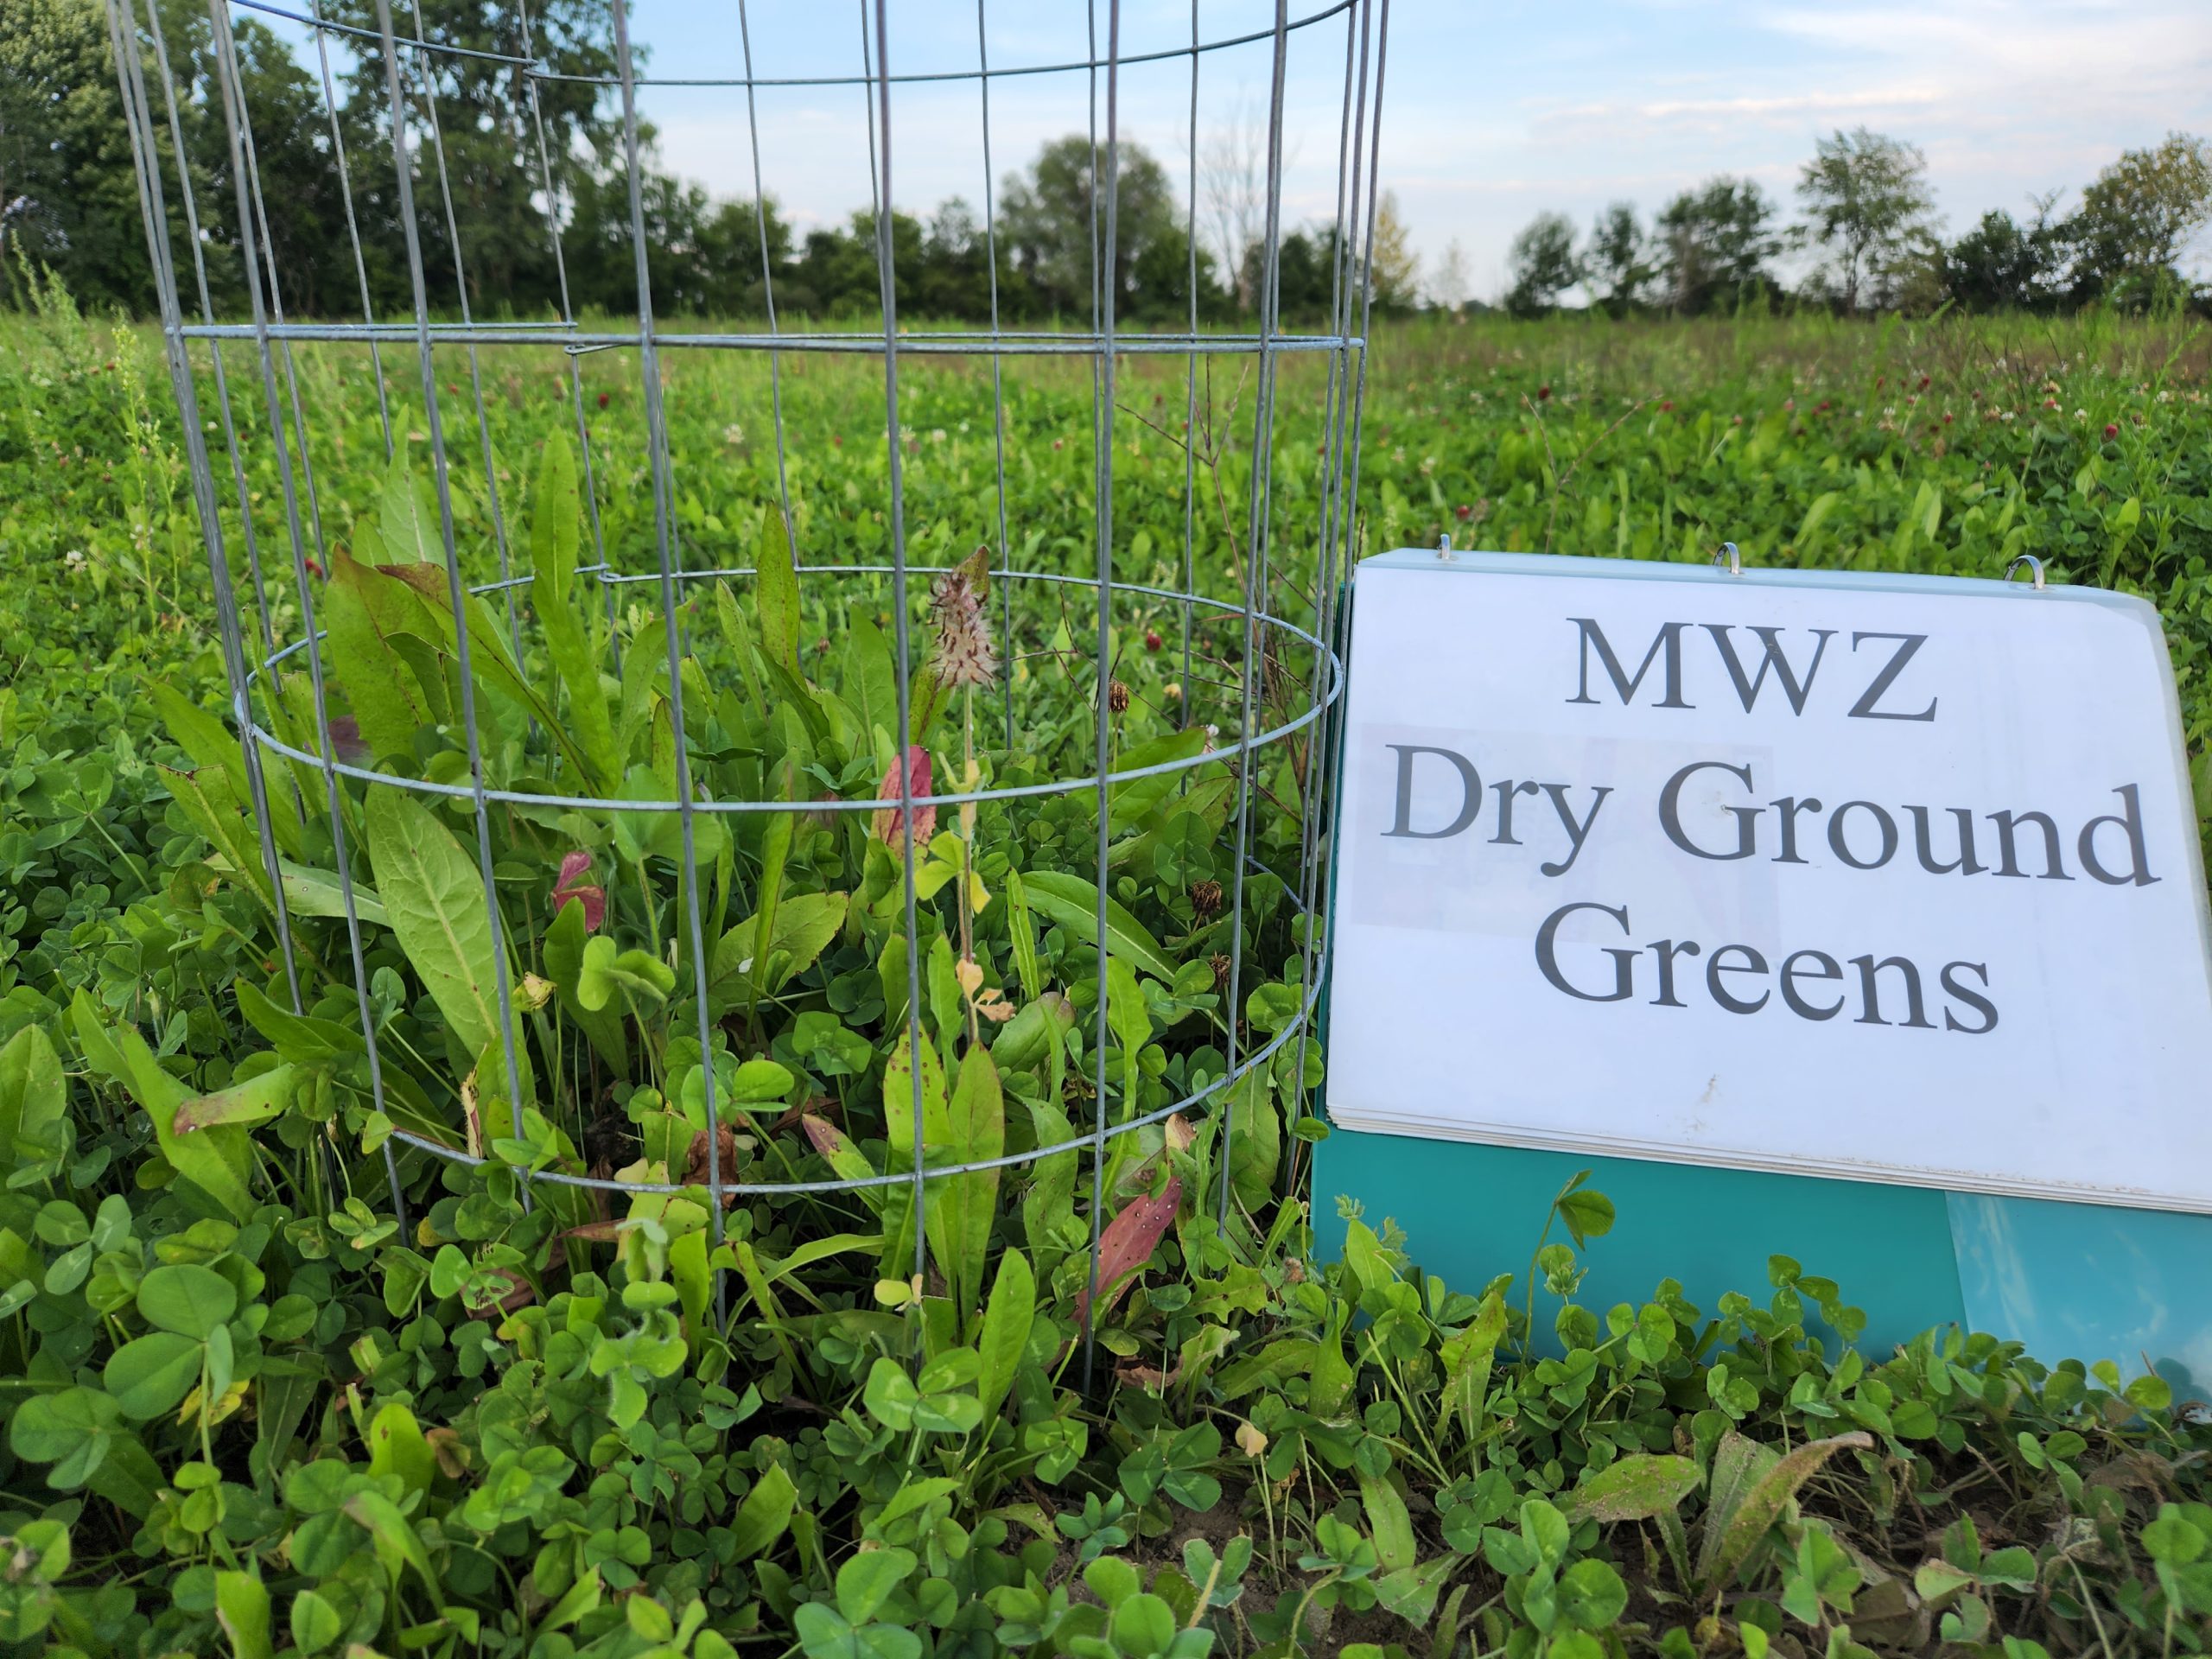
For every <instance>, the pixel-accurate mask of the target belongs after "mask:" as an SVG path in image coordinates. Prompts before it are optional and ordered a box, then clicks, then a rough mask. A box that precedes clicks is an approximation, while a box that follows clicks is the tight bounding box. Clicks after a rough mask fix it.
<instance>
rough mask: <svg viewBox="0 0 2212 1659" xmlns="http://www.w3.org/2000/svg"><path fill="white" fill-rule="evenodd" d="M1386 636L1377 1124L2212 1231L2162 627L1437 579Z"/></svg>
mask: <svg viewBox="0 0 2212 1659" xmlns="http://www.w3.org/2000/svg"><path fill="white" fill-rule="evenodd" d="M1351 607H1352V609H1351V648H1350V662H1349V666H1350V679H1349V683H1348V686H1347V690H1346V698H1347V702H1346V707H1345V712H1344V750H1343V789H1342V793H1341V796H1340V798H1339V803H1338V813H1339V818H1338V830H1337V839H1336V842H1335V849H1334V856H1335V860H1336V873H1335V880H1336V895H1335V901H1334V920H1333V923H1332V928H1333V938H1334V949H1333V956H1332V978H1331V982H1330V1022H1329V1044H1328V1055H1329V1065H1328V1084H1327V1104H1328V1109H1329V1114H1330V1116H1331V1118H1332V1121H1333V1122H1334V1123H1335V1124H1336V1125H1337V1126H1338V1127H1339V1128H1345V1129H1352V1130H1358V1129H1377V1130H1389V1131H1392V1132H1395V1133H1398V1134H1404V1135H1426V1136H1433V1137H1442V1138H1448V1139H1459V1140H1469V1141H1489V1142H1494V1143H1498V1144H1503V1145H1510V1146H1522V1147H1555V1148H1564V1149H1571V1150H1587V1151H1590V1152H1596V1153H1612V1154H1622V1155H1625V1156H1630V1157H1640V1158H1653V1159H1662V1160H1676V1161H1682V1162H1691V1163H1699V1164H1711V1165H1724V1166H1740V1167H1747V1168H1754V1169H1768V1170H1776V1171H1783V1172H1794V1173H1805V1174H1815V1175H1828V1176H1841V1177H1848V1178H1852V1179H1859V1180H1877V1181H1891V1182H1900V1183H1905V1184H1909V1185H1922V1186H1930V1187H1941V1188H1944V1189H1947V1190H1950V1191H1955V1192H1993V1193H2006V1194H2023V1195H2030V1196H2037V1197H2044V1198H2073V1199H2079V1200H2085V1201H2090V1202H2094V1203H2099V1204H2107V1205H2135V1206H2142V1207H2148V1208H2154V1209H2162V1210H2174V1211H2198V1212H2212V1110H2209V1109H2208V1105H2207V1089H2208V1085H2212V971H2209V969H2208V961H2209V960H2212V959H2209V958H2208V937H2207V919H2206V912H2205V892H2204V876H2203V868H2202V857H2201V853H2200V849H2199V842H2198V837H2197V829H2196V813H2195V810H2194V808H2193V805H2192V801H2191V795H2190V783H2189V777H2188V772H2187V768H2186V763H2185V760H2184V757H2183V745H2182V735H2181V729H2180V715H2179V710H2178V708H2177V702H2176V699H2175V695H2174V686H2173V674H2172V670H2171V666H2170V664H2169V663H2168V660H2167V656H2166V649H2165V644H2164V638H2163V636H2162V635H2161V633H2160V632H2159V627H2158V617H2157V613H2155V612H2154V611H2152V608H2151V607H2149V606H2147V605H2145V604H2144V603H2143V602H2142V601H2139V600H2135V599H2131V598H2127V597H2124V596H2121V595H2118V594H2107V593H2101V592H2097V591H2094V590H2089V589H2081V588H2046V589H2037V588H2033V587H2031V586H2030V585H2029V584H2027V583H2025V582H2019V583H2009V584H2008V583H2004V582H1988V581H1971V580H1958V579H1942V578H1933V577H1908V576H1885V575H1853V574H1825V573H1816V572H1809V571H1773V572H1757V571H1748V570H1747V571H1745V573H1744V574H1743V575H1741V576H1731V575H1728V574H1726V572H1724V571H1720V570H1718V569H1702V568H1698V567H1693V566H1687V565H1666V564H1654V563H1629V562H1622V561H1613V560H1598V559H1571V558H1558V557H1541V556H1526V555H1512V554H1465V553H1463V554H1459V555H1457V556H1452V557H1450V558H1445V557H1440V556H1439V555H1437V554H1435V553H1433V552H1413V551H1408V552H1400V553H1391V554H1386V555H1383V556H1381V557H1379V558H1376V559H1371V560H1370V561H1368V562H1366V563H1363V564H1362V565H1361V566H1359V568H1358V570H1357V575H1356V576H1355V578H1354V582H1353V588H1352V595H1351Z"/></svg>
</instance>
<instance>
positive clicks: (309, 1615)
mask: <svg viewBox="0 0 2212 1659" xmlns="http://www.w3.org/2000/svg"><path fill="white" fill-rule="evenodd" d="M291 1624H292V1644H293V1646H295V1647H296V1648H298V1649H299V1650H300V1651H301V1652H302V1653H310V1654H312V1653H321V1651H322V1650H323V1649H325V1648H327V1647H328V1646H330V1644H331V1643H334V1642H335V1641H337V1640H338V1638H339V1637H340V1636H343V1635H344V1634H345V1633H346V1621H345V1620H344V1619H343V1618H340V1617H339V1613H338V1609H337V1608H336V1607H334V1606H333V1605H331V1604H330V1601H329V1600H328V1599H327V1598H326V1597H325V1596H324V1595H323V1594H322V1593H321V1592H320V1591H315V1590H302V1591H301V1592H299V1594H297V1595H296V1596H294V1597H293V1598H292V1615H291Z"/></svg>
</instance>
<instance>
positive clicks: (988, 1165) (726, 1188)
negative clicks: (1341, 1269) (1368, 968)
mask: <svg viewBox="0 0 2212 1659" xmlns="http://www.w3.org/2000/svg"><path fill="white" fill-rule="evenodd" d="M1247 861H1248V862H1250V863H1254V864H1258V863H1259V861H1258V860H1256V859H1252V858H1250V857H1249V855H1248V857H1247ZM1260 868H1262V870H1267V867H1266V866H1265V865H1260ZM1267 873H1268V874H1274V872H1273V871H1271V870H1268V871H1267ZM1276 879H1277V880H1281V878H1280V877H1277V878H1276ZM1285 890H1286V892H1289V889H1288V888H1287V887H1286V889H1285ZM1291 905H1292V907H1293V908H1294V909H1295V910H1296V911H1297V912H1298V913H1299V914H1300V915H1301V916H1304V915H1306V913H1307V912H1306V906H1304V905H1302V904H1300V902H1299V901H1298V899H1297V898H1296V897H1295V896H1292V898H1291ZM1319 995H1320V992H1319V986H1318V985H1313V986H1308V987H1307V988H1306V997H1305V1000H1304V1001H1301V1002H1300V1004H1299V1006H1298V1012H1297V1013H1296V1014H1293V1015H1292V1016H1291V1017H1290V1018H1289V1019H1288V1020H1286V1021H1285V1022H1284V1023H1283V1027H1282V1029H1281V1031H1278V1032H1277V1033H1275V1034H1274V1037H1272V1038H1271V1039H1268V1042H1267V1043H1266V1045H1265V1046H1262V1047H1260V1048H1256V1049H1254V1050H1253V1051H1252V1052H1250V1053H1249V1054H1248V1055H1246V1056H1245V1057H1244V1059H1243V1063H1242V1064H1241V1065H1234V1066H1231V1067H1230V1069H1229V1070H1228V1071H1224V1073H1222V1075H1221V1076H1220V1077H1217V1078H1215V1079H1214V1080H1213V1081H1212V1082H1211V1083H1209V1084H1206V1085H1205V1087H1204V1088H1203V1089H1195V1090H1192V1091H1191V1092H1190V1093H1189V1094H1187V1095H1185V1096H1183V1097H1182V1098H1181V1099H1180V1100H1177V1101H1172V1102H1170V1103H1168V1104H1167V1105H1165V1106H1160V1107H1155V1108H1154V1109H1153V1110H1151V1111H1149V1112H1146V1113H1144V1114H1143V1115H1142V1116H1138V1117H1133V1118H1130V1119H1129V1120H1128V1122H1123V1123H1109V1125H1107V1126H1106V1128H1105V1131H1104V1133H1103V1134H1091V1135H1077V1136H1076V1137H1075V1138H1073V1139H1072V1140H1067V1141H1054V1142H1053V1143H1052V1145H1051V1146H1048V1147H1031V1148H1030V1149H1029V1150H1028V1151H1027V1152H1009V1153H1005V1154H1001V1155H1000V1156H999V1157H996V1158H984V1159H979V1160H976V1161H974V1162H972V1163H964V1164H932V1165H928V1166H925V1167H924V1168H923V1170H922V1172H921V1175H922V1179H924V1180H925V1181H931V1180H937V1179H941V1178H943V1177H944V1176H947V1175H967V1174H973V1173H976V1172H978V1171H982V1170H989V1169H1012V1168H1014V1167H1015V1166H1018V1165H1021V1164H1031V1163H1035V1162H1037V1161H1039V1160H1041V1159H1045V1158H1051V1157H1053V1156H1056V1155H1057V1154H1061V1153H1070V1152H1080V1151H1082V1150H1083V1149H1084V1147H1096V1145H1098V1144H1099V1142H1100V1141H1113V1140H1117V1139H1119V1138H1120V1137H1121V1136H1122V1135H1128V1134H1130V1133H1132V1132H1134V1131H1135V1130H1137V1129H1141V1128H1149V1127H1151V1126H1152V1125H1153V1124H1154V1123H1161V1122H1166V1120H1167V1119H1168V1118H1170V1117H1173V1116H1174V1115H1175V1114H1176V1113H1178V1112H1181V1111H1185V1110H1188V1109H1191V1108H1192V1107H1194V1106H1197V1105H1198V1104H1199V1103H1201V1102H1204V1101H1209V1100H1211V1099H1212V1098H1213V1097H1214V1096H1216V1095H1218V1094H1219V1093H1220V1092H1221V1091H1222V1090H1224V1089H1226V1088H1228V1087H1229V1085H1230V1084H1233V1083H1235V1082H1236V1081H1237V1080H1238V1079H1239V1078H1242V1077H1246V1076H1247V1075H1249V1073H1251V1072H1252V1071H1255V1070H1257V1069H1258V1068H1260V1067H1262V1066H1263V1065H1267V1064H1268V1062H1269V1061H1270V1060H1272V1059H1274V1057H1275V1056H1276V1055H1277V1054H1278V1053H1280V1052H1281V1051H1282V1047H1283V1045H1284V1044H1286V1043H1287V1042H1288V1041H1289V1040H1290V1039H1292V1038H1293V1037H1294V1036H1296V1035H1298V1034H1299V1033H1300V1032H1303V1031H1305V1030H1306V1029H1307V1028H1308V1027H1310V1026H1311V1025H1312V1023H1313V1008H1314V1005H1315V1003H1316V1001H1318V1000H1319ZM1235 1017H1236V1014H1235V1010H1234V1009H1232V1010H1230V1018H1232V1019H1234V1018H1235ZM391 1138H392V1139H393V1140H395V1141H402V1142H404V1143H405V1144H406V1145H408V1146H410V1147H414V1148H415V1149H416V1150H417V1151H418V1152H426V1153H428V1154H430V1155H431V1156H432V1157H434V1158H438V1159H442V1160H444V1161H445V1162H447V1163H449V1164H460V1165H462V1166H466V1167H467V1168H470V1169H480V1168H482V1167H483V1166H485V1165H486V1164H493V1163H499V1162H500V1160H497V1159H493V1158H485V1157H480V1156H479V1155H477V1154H474V1153H467V1152H463V1151H462V1150H461V1148H459V1147H449V1146H447V1145H445V1144H444V1143H443V1142H442V1141H432V1140H429V1139H428V1138H426V1137H425V1136H423V1135H416V1134H414V1133H412V1132H411V1131H410V1130H406V1129H394V1130H393V1131H392V1132H391ZM501 1167H503V1168H507V1169H512V1170H513V1171H514V1172H515V1173H516V1174H517V1175H518V1176H519V1177H520V1178H521V1179H524V1180H525V1181H535V1182H543V1183H545V1184H546V1185H553V1186H574V1187H582V1188H586V1189H588V1190H589V1191H591V1192H714V1193H715V1194H730V1195H734V1196H736V1197H740V1198H759V1197H764V1196H766V1195H769V1194H772V1193H778V1192H786V1193H788V1192H861V1191H864V1190H866V1189H868V1188H869V1187H879V1186H900V1185H912V1182H913V1179H914V1173H913V1172H912V1171H911V1170H897V1171H893V1173H888V1174H884V1175H868V1176H863V1177H861V1179H858V1180H839V1179H830V1180H822V1181H723V1182H721V1183H719V1184H715V1183H710V1182H707V1181H620V1180H614V1179H610V1178H608V1177H605V1176H600V1175H570V1174H567V1173H563V1172H562V1171H559V1170H550V1169H547V1170H533V1169H526V1168H524V1167H523V1166H519V1165H515V1164H501Z"/></svg>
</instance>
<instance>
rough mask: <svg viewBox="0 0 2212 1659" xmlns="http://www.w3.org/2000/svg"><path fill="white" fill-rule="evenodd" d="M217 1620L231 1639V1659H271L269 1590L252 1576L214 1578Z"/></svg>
mask: <svg viewBox="0 0 2212 1659" xmlns="http://www.w3.org/2000/svg"><path fill="white" fill-rule="evenodd" d="M215 1619H216V1622H217V1623H218V1624H220V1625H222V1627H223V1634H224V1635H225V1636H226V1637H229V1638H230V1643H231V1659H271V1656H272V1655H273V1654H275V1652H276V1651H277V1649H276V1648H275V1647H274V1645H272V1644H271V1643H270V1639H269V1586H267V1585H265V1584H264V1583H262V1581H261V1580H259V1579H257V1578H256V1577H255V1576H254V1575H253V1574H252V1573H216V1574H215Z"/></svg>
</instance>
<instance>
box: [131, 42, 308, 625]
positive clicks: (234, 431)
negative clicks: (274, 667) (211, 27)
mask: <svg viewBox="0 0 2212 1659" xmlns="http://www.w3.org/2000/svg"><path fill="white" fill-rule="evenodd" d="M146 10H147V21H148V22H149V23H150V24H151V25H152V27H151V28H149V29H148V30H147V33H148V34H149V35H151V36H152V37H153V41H154V66H155V67H156V69H158V70H159V71H160V72H161V76H162V107H163V108H164V110H165V111H167V113H168V127H169V144H170V146H171V152H172V153H173V154H174V155H175V156H177V158H178V163H177V185H178V195H179V197H180V199H181V204H182V206H183V208H184V233H185V238H186V240H187V241H188V243H189V244H190V245H191V248H192V273H193V278H194V283H195V284H196V286H197V287H198V289H199V293H200V320H201V321H203V322H206V323H207V324H208V325H209V326H210V327H213V324H214V321H215V307H214V302H213V300H212V299H211V298H210V297H209V296H208V289H207V246H206V244H205V242H204V240H203V239H202V238H201V237H200V207H199V204H198V203H197V202H196V201H195V200H194V198H193V191H192V169H191V168H189V167H188V166H187V165H185V163H184V160H183V158H184V157H185V156H187V155H188V154H189V152H188V150H187V149H185V147H184V126H183V123H182V121H181V118H179V116H178V114H177V107H176V77H175V75H174V74H172V73H170V70H169V48H168V37H167V36H166V35H164V33H163V32H162V15H161V12H160V10H159V9H158V6H157V4H156V0H146ZM137 27H138V25H137V16H136V15H135V14H132V16H131V18H130V39H131V41H134V42H135V41H136V40H137ZM134 55H135V54H134ZM116 61H117V64H118V67H120V65H121V64H122V61H123V60H122V59H121V58H118V59H117V60H116ZM138 92H139V95H140V97H141V98H143V96H144V93H145V85H144V81H143V72H142V76H141V79H140V81H139V83H138ZM145 110H146V124H147V132H148V137H147V141H146V158H145V163H144V165H145V166H146V167H147V168H149V169H150V171H151V174H152V176H153V180H154V184H155V194H156V200H159V199H160V196H161V189H160V181H161V156H160V153H159V151H158V150H157V149H155V147H154V144H153V139H152V125H153V106H152V105H150V104H149V105H146V106H145ZM159 248H160V253H159V257H157V258H156V261H155V266H156V271H157V272H161V271H166V272H167V273H168V283H169V286H170V289H171V293H170V297H171V298H172V299H175V300H176V301H177V308H178V320H179V323H180V326H181V322H182V319H183V302H182V300H181V297H180V296H178V294H177V293H176V291H175V290H176V286H177V284H176V264H175V255H174V254H173V253H172V252H171V251H170V250H169V246H168V232H167V226H166V221H164V226H163V232H162V238H161V240H160V243H159ZM207 358H208V363H209V366H210V367H211V368H212V369H213V372H214V379H215V402H216V407H217V410H218V411H219V413H220V415H221V416H222V428H223V447H224V448H225V449H226V450H227V451H228V452H229V454H230V457H231V476H232V482H233V483H234V485H235V486H236V487H237V490H238V531H239V535H240V537H241V539H242V540H243V541H244V542H245V562H246V569H247V571H248V572H249V573H250V574H251V576H252V578H253V603H254V610H255V613H256V617H257V620H258V621H259V622H260V624H261V648H262V650H263V651H264V652H273V651H275V650H276V649H277V636H276V632H275V630H274V628H273V627H272V626H271V625H270V620H269V594H268V590H267V588H266V587H265V585H264V583H263V582H262V578H261V550H260V549H259V548H258V547H257V546H256V545H255V542H254V534H253V501H252V492H251V489H250V488H249V487H248V486H247V484H246V481H245V453H244V451H243V450H242V449H241V448H239V446H238V423H237V422H236V421H235V420H234V419H233V418H232V414H231V391H230V383H229V379H228V378H227V377H226V375H225V373H224V372H223V345H222V342H221V341H220V340H209V341H208V342H207ZM186 361H187V365H188V366H187V372H188V373H189V372H190V370H189V362H190V359H189V357H188V358H187V359H186ZM194 408H195V410H196V409H197V404H196V402H195V404H194ZM196 430H198V428H197V426H196V425H195V431H196ZM227 568H228V562H227V561H226V569H227ZM241 650H243V643H241Z"/></svg>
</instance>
